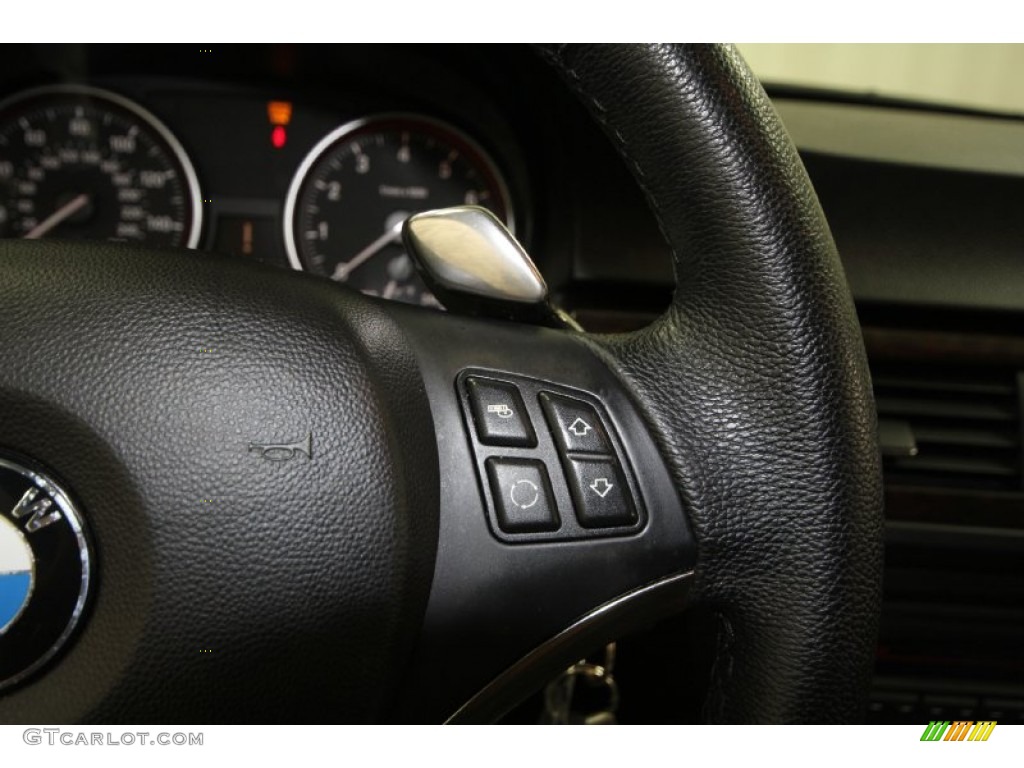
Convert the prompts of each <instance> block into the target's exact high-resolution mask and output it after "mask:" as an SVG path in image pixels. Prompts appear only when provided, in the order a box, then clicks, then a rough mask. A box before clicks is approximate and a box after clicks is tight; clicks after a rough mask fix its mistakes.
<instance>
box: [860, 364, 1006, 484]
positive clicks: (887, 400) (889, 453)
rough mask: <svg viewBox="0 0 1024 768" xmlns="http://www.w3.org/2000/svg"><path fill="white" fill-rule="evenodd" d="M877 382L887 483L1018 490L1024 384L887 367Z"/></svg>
mask: <svg viewBox="0 0 1024 768" xmlns="http://www.w3.org/2000/svg"><path fill="white" fill-rule="evenodd" d="M872 375H873V378H874V385H875V399H876V402H877V405H878V418H879V433H880V438H881V443H882V454H883V461H884V467H885V475H886V481H887V483H889V484H898V485H916V486H932V487H949V488H976V489H986V490H1006V491H1018V490H1021V488H1022V476H1021V474H1022V463H1024V459H1022V455H1021V399H1022V395H1021V384H1020V382H1021V380H1022V379H1024V377H1022V376H1021V375H1020V374H1018V373H1017V372H1016V371H1012V370H1007V369H988V368H977V367H975V368H966V367H962V366H960V367H946V366H938V365H912V366H904V365H894V364H885V363H880V364H876V365H875V366H874V367H873V370H872Z"/></svg>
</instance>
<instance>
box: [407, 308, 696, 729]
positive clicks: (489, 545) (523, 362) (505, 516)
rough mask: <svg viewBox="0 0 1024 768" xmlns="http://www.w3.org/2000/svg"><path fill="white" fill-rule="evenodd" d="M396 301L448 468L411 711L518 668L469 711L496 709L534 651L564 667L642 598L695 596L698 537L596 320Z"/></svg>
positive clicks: (661, 609)
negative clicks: (547, 323)
mask: <svg viewBox="0 0 1024 768" xmlns="http://www.w3.org/2000/svg"><path fill="white" fill-rule="evenodd" d="M389 313H390V314H391V316H392V317H393V318H394V319H395V320H396V322H397V323H398V324H399V326H401V327H402V328H403V329H404V330H405V333H406V334H407V337H408V338H409V340H410V343H411V345H412V348H413V350H414V351H415V354H416V355H417V358H418V359H419V361H420V370H421V372H422V375H423V382H424V385H425V388H426V392H427V399H428V400H429V402H430V408H431V413H432V417H433V420H434V427H435V430H436V432H437V435H438V451H439V453H438V460H439V463H440V474H441V477H442V478H443V479H442V488H441V513H440V526H439V541H438V559H437V566H436V569H435V572H434V580H433V586H432V590H431V595H430V600H429V602H428V606H427V611H426V617H425V621H424V630H423V633H422V635H421V638H420V642H419V645H418V647H417V650H416V657H415V663H414V665H413V667H414V673H413V677H412V679H411V680H410V681H409V683H408V685H407V688H406V691H405V693H404V696H405V698H406V701H407V703H408V706H409V707H410V709H409V710H408V711H407V712H406V711H405V710H404V709H402V710H400V712H401V713H405V714H408V716H412V712H413V711H416V712H420V713H422V712H423V709H424V706H430V707H432V708H433V707H436V708H437V709H435V710H433V711H432V712H431V714H432V715H436V716H439V717H441V718H442V719H443V718H446V717H448V716H450V715H452V713H453V712H455V711H456V710H457V709H459V707H461V706H462V705H463V704H465V703H466V702H468V701H469V700H470V698H471V697H473V696H474V694H476V693H477V691H480V690H481V689H483V688H485V687H486V686H487V685H488V684H489V683H491V682H492V681H493V680H494V679H495V678H499V676H501V675H502V673H504V672H506V671H507V670H509V669H510V668H513V667H515V668H516V669H517V673H516V674H515V675H510V676H507V677H506V678H505V680H506V683H508V684H501V683H498V684H495V685H492V686H491V687H490V688H488V690H487V692H486V695H482V696H478V697H477V698H476V699H475V700H474V702H473V704H472V706H470V707H467V708H466V709H464V710H463V711H462V712H461V714H460V718H461V719H467V718H468V719H487V718H488V717H491V716H493V715H495V714H499V713H500V711H501V709H502V707H504V706H510V705H513V704H515V703H517V702H516V700H515V696H516V695H519V694H521V693H523V692H524V686H525V683H524V676H523V674H522V672H523V668H522V663H526V665H527V667H528V669H529V670H530V671H531V672H534V673H537V672H539V671H540V670H541V669H549V668H550V667H551V666H552V665H554V668H553V671H557V668H558V666H559V665H560V664H562V663H568V662H571V661H572V660H573V658H574V654H575V657H578V656H579V655H581V654H582V653H584V652H586V651H587V650H589V648H590V647H592V646H593V644H594V643H595V642H602V641H607V640H609V639H613V638H614V634H612V635H609V636H607V637H603V639H602V635H601V633H602V632H607V631H608V630H609V628H611V627H615V628H616V629H618V630H621V629H622V627H621V624H620V623H619V622H618V619H619V617H620V615H631V616H633V618H634V619H636V616H635V615H634V612H635V611H636V610H637V605H641V604H642V605H643V612H644V613H646V614H648V615H649V616H650V617H651V618H653V617H654V616H655V615H659V617H660V615H664V614H665V613H666V612H669V611H672V610H679V608H680V606H681V599H680V598H681V595H682V594H683V592H684V591H685V582H686V580H687V577H688V576H689V574H690V572H691V570H692V568H693V565H694V563H695V548H694V542H693V539H692V536H691V535H690V532H689V526H688V523H687V520H686V515H685V514H684V511H683V508H682V504H681V502H680V497H679V494H678V493H677V491H676V488H675V485H674V483H673V481H672V478H671V475H670V474H669V472H668V469H667V467H666V465H665V464H664V462H663V461H662V459H661V456H660V454H659V452H658V450H657V448H656V446H655V444H654V442H653V440H652V439H651V437H650V435H649V433H648V429H647V427H646V425H645V423H644V421H643V419H642V417H641V415H640V413H639V411H638V410H637V407H636V402H635V400H634V399H633V398H632V397H631V396H630V393H629V392H628V391H627V390H626V389H625V387H624V386H623V384H622V382H621V381H620V380H619V378H618V377H617V376H616V375H615V374H614V373H613V372H612V370H611V369H610V368H609V367H608V366H607V365H606V363H605V362H604V361H603V360H602V357H601V354H600V352H599V350H598V348H597V347H595V346H594V345H593V344H591V343H590V342H589V340H588V339H587V337H586V336H585V335H583V334H579V333H573V332H568V331H560V330H552V329H546V328H537V327H529V326H519V325H514V324H511V323H505V322H498V321H486V320H474V319H468V318H461V317H454V316H450V315H444V314H439V313H430V314H426V313H423V312H420V311H417V310H415V309H409V308H405V307H395V308H393V309H391V310H390V312H389ZM659 587H660V589H659ZM655 593H657V595H658V599H657V600H653V599H652V597H653V595H654V594H655ZM666 593H671V595H672V597H671V598H670V599H666ZM634 600H635V603H634V602H633V601H634ZM599 609H600V610H599ZM566 630H570V631H569V632H568V634H563V633H565V632H566ZM588 644H589V645H588ZM527 657H529V659H528V661H525V662H524V660H525V659H527ZM517 665H518V666H517ZM513 682H514V685H511V684H510V683H513ZM534 683H535V684H538V685H539V684H541V683H543V680H541V679H535V680H534ZM424 702H429V704H427V705H425V704H424ZM399 716H401V714H400V715H399Z"/></svg>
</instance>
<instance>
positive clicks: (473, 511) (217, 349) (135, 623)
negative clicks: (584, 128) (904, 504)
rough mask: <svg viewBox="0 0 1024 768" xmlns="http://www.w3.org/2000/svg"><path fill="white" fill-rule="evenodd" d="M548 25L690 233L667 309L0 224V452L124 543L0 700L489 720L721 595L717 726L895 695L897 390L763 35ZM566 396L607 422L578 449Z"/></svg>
mask: <svg viewBox="0 0 1024 768" xmlns="http://www.w3.org/2000/svg"><path fill="white" fill-rule="evenodd" d="M541 53H542V55H543V56H544V57H545V58H547V59H548V60H549V61H550V62H551V64H552V66H553V67H554V68H555V69H556V70H557V71H558V72H559V73H560V74H561V76H562V77H563V78H564V79H565V81H566V83H567V86H568V87H569V89H571V90H572V91H573V92H574V93H575V94H576V95H577V96H578V97H579V98H581V99H582V100H583V102H584V103H585V104H586V105H587V107H588V108H589V109H590V111H591V112H592V114H593V116H594V118H595V119H596V120H598V121H599V122H600V123H601V125H602V126H603V128H604V129H605V131H606V132H607V133H608V135H609V136H610V138H611V140H612V141H613V142H614V143H615V145H616V147H617V148H618V150H619V152H620V154H621V155H622V157H623V158H624V159H625V160H626V162H627V163H628V164H629V166H630V167H631V169H632V171H633V173H634V175H635V177H636V180H637V183H638V184H640V185H641V187H642V188H643V190H644V192H645V193H646V195H647V199H648V201H649V203H650V205H651V207H652V208H653V210H654V212H655V214H656V216H657V218H658V221H659V223H660V225H661V228H662V231H663V233H664V236H665V239H666V240H667V241H668V243H669V244H670V246H671V248H672V252H673V254H674V262H675V273H676V280H677V287H676V291H675V296H674V299H673V301H672V305H671V307H670V309H669V310H668V311H667V313H666V314H665V315H664V316H663V317H661V318H660V319H659V320H658V321H656V322H655V323H654V324H653V325H651V326H650V327H648V328H646V329H645V330H643V331H640V332H637V333H633V334H628V335H620V336H611V337H607V336H596V335H589V334H584V333H577V332H570V331H561V330H555V329H546V328H538V327H530V326H523V325H517V324H513V323H507V322H498V321H491V320H483V319H475V318H468V317H459V316H454V315H450V314H443V313H436V312H429V311H425V310H420V309H417V308H412V307H406V306H396V305H392V304H388V303H385V302H382V301H378V300H374V299H370V298H367V297H363V296H360V295H357V294H355V293H353V292H352V291H350V290H347V289H345V288H343V287H339V286H337V285H335V284H333V283H330V282H327V281H323V280H319V279H316V278H312V277H309V276H306V275H301V274H297V273H296V274H291V273H289V274H282V273H281V272H279V271H276V270H273V269H270V268H263V267H259V266H254V265H251V264H249V263H242V262H240V261H237V260H234V259H231V258H227V257H219V256H211V255H208V254H198V253H191V252H184V251H161V250H155V249H145V248H134V247H128V246H122V245H114V244H105V243H89V244H86V243H67V242H63V243H62V242H47V241H38V242H21V241H18V242H13V241H7V242H2V243H0V273H2V278H0V360H2V361H3V365H2V366H0V424H3V430H2V433H0V449H2V450H3V451H4V452H5V455H9V456H11V455H13V456H17V457H23V458H24V461H25V462H26V463H29V462H31V464H32V466H39V467H43V468H45V470H46V472H47V473H49V475H48V476H50V477H53V478H56V479H57V480H58V481H59V483H60V486H61V487H62V488H64V489H66V491H67V493H68V498H69V499H70V500H71V501H72V502H73V503H74V504H75V505H76V506H77V508H78V509H79V510H80V511H81V515H82V518H83V520H84V525H85V527H86V528H87V529H88V535H89V538H90V541H91V547H92V551H93V555H94V561H95V563H96V566H97V570H96V579H95V580H94V581H95V584H94V587H95V588H94V589H93V590H92V595H91V598H90V601H89V604H88V605H87V606H86V610H85V613H84V615H83V616H82V619H81V621H80V622H79V625H80V626H79V630H78V636H77V637H76V638H74V639H73V642H71V643H70V644H69V646H68V648H66V649H65V652H64V653H62V654H61V656H60V658H58V659H56V660H55V661H54V662H53V663H51V664H49V666H48V667H47V668H46V669H45V670H43V671H42V672H40V673H38V674H35V675H34V676H32V677H30V678H28V679H27V680H25V681H24V682H23V683H21V684H20V685H19V686H17V687H14V688H10V689H8V690H5V691H3V692H2V693H0V721H4V722H18V721H21V722H42V721H57V722H71V721H87V722H90V721H91V722H103V721H131V722H143V721H148V722H186V721H187V722H233V721H240V722H253V721H293V722H339V721H349V722H361V721H375V720H386V719H391V720H428V721H442V720H446V719H452V720H453V721H455V722H464V721H477V720H488V719H491V718H494V717H496V716H498V715H499V714H500V713H501V712H502V711H504V710H506V709H507V708H509V707H510V706H512V705H513V704H514V703H515V702H516V701H517V700H518V698H519V697H521V695H522V694H523V693H524V692H525V691H526V690H528V689H529V688H530V687H531V686H535V685H536V684H538V683H539V682H541V681H543V680H544V679H545V676H550V675H551V674H552V673H553V672H555V671H557V670H558V669H560V668H563V667H564V666H565V665H567V664H568V663H569V662H570V661H571V660H573V659H575V658H578V657H579V655H580V654H581V652H583V651H586V650H588V649H589V648H591V647H593V646H595V645H597V644H599V643H603V642H606V641H607V640H609V639H611V638H614V637H615V636H616V635H617V634H618V633H620V632H621V631H623V629H626V628H629V627H632V626H635V625H636V624H637V623H638V622H641V621H644V620H649V619H651V618H652V617H657V616H662V615H668V614H670V613H674V612H678V611H680V610H682V609H685V608H687V607H688V606H693V605H703V606H706V607H707V608H708V609H709V610H710V611H712V612H713V613H714V615H715V616H716V617H718V621H717V624H718V630H719V631H718V637H717V640H716V643H717V644H716V648H717V651H716V654H717V657H716V662H715V665H714V669H713V673H712V684H711V690H710V692H709V695H708V698H707V703H706V706H705V710H704V711H705V715H706V717H707V719H708V720H710V721H713V722H734V721H741V722H759V721H773V722H786V721H814V722H829V721H852V720H857V719H858V718H860V717H861V716H862V712H863V704H864V697H865V694H866V690H867V684H868V680H869V675H870V669H871V661H872V655H873V644H874V639H875V628H876V621H877V615H878V611H879V594H880V574H881V531H882V517H881V483H880V472H879V465H878V457H877V451H876V447H875V437H874V434H875V431H874V427H875V421H874V419H875V417H874V408H873V403H872V398H871V393H870V386H869V375H868V369H867V365H866V361H865V355H864V350H863V345H862V342H861V338H860V332H859V327H858V324H857V321H856V317H855V313H854V309H853V306H852V302H851V299H850V295H849V292H848V289H847V287H846V284H845V280H844V277H843V272H842V267H841V265H840V262H839V259H838V257H837V254H836V251H835V248H834V245H833V243H832V240H831V237H830V235H829V231H828V227H827V225H826V223H825V220H824V218H823V216H822V213H821V211H820V209H819V207H818V204H817V201H816V198H815V195H814V193H813V191H812V189H811V186H810V183H809V182H808V179H807V177H806V175H805V172H804V170H803V168H802V166H801V163H800V161H799V159H798V157H797V154H796V152H795V150H794V148H793V146H792V145H791V143H790V142H789V140H788V138H787V137H786V135H785V133H784V131H783V128H782V127H781V125H780V123H779V120H778V118H777V116H776V115H775V113H774V111H773V109H772V107H771V105H770V103H769V102H768V100H767V98H766V96H765V94H764V93H763V91H762V90H761V89H760V87H759V85H758V84H757V82H756V80H755V79H754V77H753V76H752V75H751V74H750V72H749V71H748V70H747V68H746V66H745V65H744V63H743V62H742V60H741V59H740V58H739V56H738V54H737V53H736V52H735V51H734V50H733V49H731V48H728V47H719V46H667V45H656V46H643V47H634V46H629V47H620V46H570V47H548V48H544V49H542V51H541ZM481 387H482V389H481ZM488 387H489V388H490V389H488ZM495 387H497V391H498V392H499V393H502V392H503V393H505V395H508V396H509V397H510V398H511V400H509V401H508V402H510V403H512V404H513V405H514V407H512V408H511V409H510V410H511V411H513V412H518V413H517V414H516V419H517V425H513V427H512V428H511V432H509V433H508V434H506V433H504V432H502V431H501V430H502V429H503V428H504V427H503V426H501V425H500V424H499V426H497V427H494V424H492V421H493V419H492V418H491V417H496V418H498V419H502V418H505V416H504V415H503V414H506V413H508V411H500V410H488V409H487V408H486V407H484V406H485V405H486V391H490V392H492V393H493V392H494V391H495ZM481 391H484V392H485V394H484V395H481ZM481 398H483V399H482V400H481ZM559 404H561V406H562V407H565V408H569V409H570V410H571V408H573V407H575V408H576V409H577V411H575V412H574V413H575V414H576V415H577V417H579V416H580V415H581V414H582V416H583V417H584V423H586V425H587V426H591V427H592V429H593V433H590V430H582V427H580V426H578V430H577V431H580V430H582V431H584V432H585V433H588V434H585V435H584V437H583V438H581V441H582V442H579V443H574V442H572V438H570V437H569V435H568V433H567V432H566V430H565V423H564V422H561V421H559V418H560V416H559V413H560V412H559V411H558V410H557V406H558V405H559ZM506 405H507V403H506ZM580 409H582V410H580ZM588 418H589V419H590V420H591V421H594V422H595V423H594V424H592V425H591V424H589V422H587V419H588ZM495 423H498V422H495ZM573 423H576V422H573ZM492 428H493V429H492ZM516 428H521V429H525V430H526V431H527V435H526V437H523V436H522V435H520V436H519V437H515V432H516ZM493 430H497V432H494V431H493ZM495 434H497V437H495ZM509 435H512V436H511V437H510V436H509ZM595 437H596V442H597V444H598V447H597V448H594V446H593V444H591V443H587V440H592V439H594V438H595ZM588 445H589V446H590V447H588ZM595 472H598V473H601V477H599V478H596V477H595V475H594V473H595ZM517 473H518V474H517ZM524 479H525V480H526V481H527V482H528V483H529V485H527V486H523V485H520V486H518V488H519V494H518V496H516V492H515V490H513V491H512V492H511V493H506V491H509V489H510V488H512V486H513V485H514V484H515V483H520V482H521V481H523V480H524ZM602 479H603V480H604V483H599V482H598V480H602ZM591 481H593V482H591ZM531 485H532V486H533V490H530V486H531ZM595 486H596V487H595ZM588 488H590V489H593V491H594V495H592V496H590V495H588V494H587V489H588ZM612 488H615V489H616V490H612ZM524 491H525V492H527V493H526V494H525V495H524ZM599 491H605V493H606V494H607V495H603V494H601V493H599ZM609 498H610V499H611V501H608V499H609ZM616 505H617V506H616ZM4 513H6V510H0V514H4ZM0 639H2V638H0Z"/></svg>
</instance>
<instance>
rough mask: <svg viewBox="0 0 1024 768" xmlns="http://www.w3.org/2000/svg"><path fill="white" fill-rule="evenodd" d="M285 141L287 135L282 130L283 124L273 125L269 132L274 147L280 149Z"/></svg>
mask: <svg viewBox="0 0 1024 768" xmlns="http://www.w3.org/2000/svg"><path fill="white" fill-rule="evenodd" d="M286 141H288V135H287V134H286V133H285V132H284V126H283V125H275V126H274V129H273V130H272V131H271V132H270V143H271V144H273V145H274V149H280V148H281V147H283V146H284V143H285V142H286Z"/></svg>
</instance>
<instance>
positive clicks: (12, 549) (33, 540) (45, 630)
mask: <svg viewBox="0 0 1024 768" xmlns="http://www.w3.org/2000/svg"><path fill="white" fill-rule="evenodd" d="M92 581H93V572H92V563H91V557H90V550H89V544H88V541H87V539H86V536H85V531H84V529H83V527H82V519H81V517H80V516H79V513H78V510H77V509H76V508H75V506H74V505H73V504H72V503H71V501H70V499H69V498H68V494H67V493H65V492H64V490H63V489H62V488H61V487H60V486H59V485H58V484H57V483H56V482H55V481H54V480H53V479H51V478H50V477H47V476H46V475H45V474H44V473H43V472H41V471H40V470H39V469H38V468H36V467H31V468H30V467H29V466H26V465H25V464H23V463H22V461H21V460H20V459H16V458H13V457H10V456H7V455H3V456H0V695H3V692H4V691H5V690H6V689H8V688H10V687H11V686H14V685H16V684H17V683H19V682H21V681H22V680H24V679H26V678H27V677H28V676H29V675H31V674H33V673H34V672H36V671H37V670H38V669H40V668H41V667H42V666H43V665H45V664H46V663H47V662H48V661H50V660H51V659H53V657H54V656H56V655H57V653H58V652H59V651H60V649H61V648H62V647H63V646H64V644H65V643H67V641H68V640H69V639H70V638H71V636H72V634H73V633H74V630H75V627H76V626H77V624H78V621H79V619H80V618H81V616H82V612H83V611H84V609H85V604H86V599H87V598H88V596H89V587H90V585H91V582H92Z"/></svg>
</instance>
